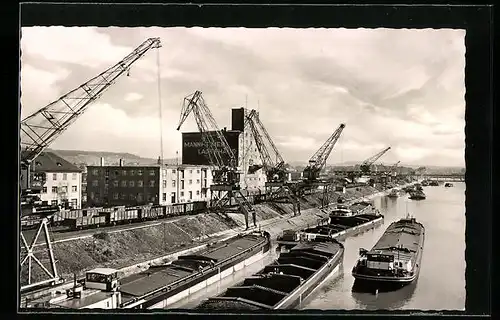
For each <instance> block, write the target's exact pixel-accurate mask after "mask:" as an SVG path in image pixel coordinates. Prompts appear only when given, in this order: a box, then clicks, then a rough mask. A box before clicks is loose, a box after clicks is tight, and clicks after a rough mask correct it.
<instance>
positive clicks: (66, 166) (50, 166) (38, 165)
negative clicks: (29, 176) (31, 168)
mask: <svg viewBox="0 0 500 320" xmlns="http://www.w3.org/2000/svg"><path fill="white" fill-rule="evenodd" d="M33 164H34V165H35V170H36V171H43V172H81V171H82V170H81V169H80V168H78V167H77V166H75V165H74V164H72V163H71V162H69V161H67V160H65V159H63V158H61V157H59V156H58V155H56V154H55V153H52V152H42V153H41V154H40V155H39V156H38V157H36V158H35V160H33Z"/></svg>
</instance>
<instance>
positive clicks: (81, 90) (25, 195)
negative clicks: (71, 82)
mask: <svg viewBox="0 0 500 320" xmlns="http://www.w3.org/2000/svg"><path fill="white" fill-rule="evenodd" d="M160 47H161V42H160V38H149V39H147V40H146V41H144V42H143V43H142V44H141V45H140V46H138V47H137V48H135V49H134V50H133V51H132V52H131V53H130V54H129V55H127V56H126V57H125V58H123V59H122V60H121V61H120V62H118V63H117V64H115V65H114V66H112V67H110V68H108V69H107V70H105V71H104V72H102V73H100V74H99V75H97V76H95V77H94V78H92V79H90V80H88V81H87V82H85V83H84V84H82V85H80V86H79V87H77V88H75V89H73V90H71V91H70V92H68V93H66V94H64V95H63V96H61V97H60V98H59V99H57V100H55V101H54V102H51V103H50V104H49V105H47V106H45V107H43V108H41V109H40V110H38V111H36V112H35V113H33V114H31V115H29V116H27V117H26V118H24V119H23V120H22V121H21V157H20V167H21V172H20V190H19V191H20V194H21V197H20V198H21V219H31V218H33V217H34V216H37V215H39V218H40V219H39V226H38V230H37V232H36V233H35V236H34V237H33V239H32V241H31V244H30V245H28V242H27V241H26V238H25V236H24V234H23V231H22V230H21V232H20V237H21V242H22V244H23V247H22V249H21V256H20V258H21V272H22V270H23V268H22V267H23V265H24V264H25V263H26V262H28V279H27V281H28V284H27V285H23V286H21V291H24V290H28V289H30V288H34V287H36V286H40V285H46V284H54V283H56V282H58V281H59V280H60V279H59V275H58V272H57V268H56V264H55V258H54V254H53V251H52V246H51V241H50V236H49V230H48V228H47V224H48V217H49V216H50V215H52V214H53V213H55V212H57V211H58V208H57V207H47V206H42V205H41V201H40V198H39V196H38V194H40V192H41V190H42V187H43V185H44V183H45V181H46V176H45V173H43V172H37V171H36V158H37V156H39V155H40V154H41V153H42V152H43V151H44V150H45V149H46V148H47V147H48V146H49V145H50V144H51V143H52V142H53V141H54V140H55V139H57V138H58V137H59V136H60V135H61V134H62V133H63V132H64V131H65V130H66V129H67V128H68V127H69V126H70V125H71V124H73V123H74V122H75V121H76V119H77V118H78V117H79V116H80V115H81V114H83V113H84V112H85V111H86V110H87V107H88V106H90V105H91V103H92V102H94V101H96V100H97V99H99V98H100V97H101V95H102V94H103V93H104V92H105V91H106V90H107V89H108V88H109V87H110V86H111V85H112V84H114V83H115V82H116V80H117V79H118V78H119V77H120V76H121V75H123V74H124V73H126V74H127V75H128V74H129V71H130V67H131V66H132V64H133V63H134V62H136V61H137V60H138V59H140V58H141V57H143V56H144V55H145V54H146V52H148V51H149V50H150V49H153V48H155V49H158V48H160ZM158 54H159V53H158ZM42 231H43V233H44V236H45V242H46V249H47V252H48V256H49V260H50V266H51V269H52V272H51V271H49V270H48V269H47V268H45V266H43V264H42V263H41V262H40V260H39V259H38V258H37V257H36V256H35V254H34V253H35V251H34V247H35V244H37V239H38V237H39V235H40V233H41V232H42ZM23 250H24V251H25V252H24V257H23ZM33 261H35V262H36V263H37V264H38V265H39V266H40V268H41V269H42V270H43V271H44V272H45V273H46V274H47V275H48V279H46V280H42V281H38V282H36V283H32V282H31V280H32V279H31V278H32V277H31V276H32V274H31V273H32V262H33Z"/></svg>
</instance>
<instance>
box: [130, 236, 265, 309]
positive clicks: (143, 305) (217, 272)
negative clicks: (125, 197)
mask: <svg viewBox="0 0 500 320" xmlns="http://www.w3.org/2000/svg"><path fill="white" fill-rule="evenodd" d="M254 236H255V235H253V236H252V235H240V236H237V237H235V238H233V239H229V240H227V241H224V242H223V243H221V244H218V245H216V246H215V248H208V249H206V250H204V251H203V250H202V251H203V252H201V253H198V254H195V255H187V256H180V257H179V259H177V260H176V261H174V262H172V263H171V264H169V265H166V266H161V267H156V268H155V267H152V268H150V270H153V271H150V270H146V271H145V272H142V273H141V274H138V275H133V276H131V277H129V279H127V280H128V282H127V281H126V282H125V284H124V286H123V287H125V288H123V287H122V288H121V291H122V297H123V299H122V300H124V303H123V306H122V308H126V309H131V308H134V309H156V308H165V307H168V306H169V305H171V304H172V303H175V302H177V301H179V300H181V299H183V298H186V297H188V296H189V295H191V294H193V293H195V292H197V291H199V290H201V289H203V288H205V287H206V286H208V285H210V284H212V283H214V282H216V281H219V280H221V279H224V278H226V277H228V276H229V275H231V274H233V273H234V272H236V271H238V270H241V269H242V268H244V267H245V266H247V265H250V264H252V263H254V262H256V261H258V260H260V259H262V258H263V257H264V256H265V255H267V254H268V253H269V250H270V248H271V243H270V236H269V234H268V233H266V232H263V233H261V234H260V236H259V237H257V238H255V237H254ZM200 261H205V262H204V265H205V267H203V268H200V269H196V268H194V269H193V268H187V269H186V268H185V267H181V266H183V265H185V264H186V263H187V266H189V265H193V266H198V264H199V263H200ZM206 261H212V262H211V264H209V265H208V267H207V262H206ZM179 267H180V269H179ZM176 274H177V275H176ZM180 274H183V275H181V276H180V277H179V275H180ZM151 275H152V277H151ZM172 276H175V277H178V278H172ZM150 277H151V278H150ZM131 295H132V296H131ZM127 296H128V298H127Z"/></svg>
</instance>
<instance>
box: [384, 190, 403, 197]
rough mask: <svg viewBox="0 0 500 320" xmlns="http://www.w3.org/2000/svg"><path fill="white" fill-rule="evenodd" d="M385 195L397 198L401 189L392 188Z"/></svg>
mask: <svg viewBox="0 0 500 320" xmlns="http://www.w3.org/2000/svg"><path fill="white" fill-rule="evenodd" d="M387 196H388V197H389V198H399V197H400V196H401V191H400V190H398V189H392V190H391V192H390V193H389V194H388V195H387Z"/></svg>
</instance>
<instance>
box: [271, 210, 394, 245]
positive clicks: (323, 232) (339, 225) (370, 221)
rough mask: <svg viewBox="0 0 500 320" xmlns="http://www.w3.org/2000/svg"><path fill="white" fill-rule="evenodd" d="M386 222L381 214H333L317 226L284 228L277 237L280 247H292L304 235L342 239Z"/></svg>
mask: <svg viewBox="0 0 500 320" xmlns="http://www.w3.org/2000/svg"><path fill="white" fill-rule="evenodd" d="M383 222H384V216H383V215H381V214H359V215H355V216H350V217H342V216H335V215H331V216H330V217H329V218H327V219H325V220H322V221H320V222H319V223H318V225H317V226H315V227H311V228H306V229H303V230H301V231H295V230H284V231H283V232H282V234H281V235H279V236H278V237H277V243H278V249H282V248H285V249H286V248H291V247H293V246H295V245H296V244H297V243H298V242H300V241H301V237H304V235H319V236H326V237H331V238H334V239H337V240H342V239H345V238H347V237H350V236H354V235H356V234H359V233H362V232H365V231H367V230H369V229H373V228H375V227H377V226H379V225H381V224H382V223H383Z"/></svg>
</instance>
